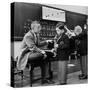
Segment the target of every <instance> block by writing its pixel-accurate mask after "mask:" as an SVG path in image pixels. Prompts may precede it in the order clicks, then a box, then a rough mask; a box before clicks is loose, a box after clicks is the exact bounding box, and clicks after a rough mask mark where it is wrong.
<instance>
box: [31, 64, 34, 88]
mask: <svg viewBox="0 0 90 90" xmlns="http://www.w3.org/2000/svg"><path fill="white" fill-rule="evenodd" d="M33 69H34V68H33V66H32V65H31V70H30V86H31V87H32V82H33Z"/></svg>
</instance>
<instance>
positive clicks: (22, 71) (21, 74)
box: [21, 70, 23, 86]
mask: <svg viewBox="0 0 90 90" xmlns="http://www.w3.org/2000/svg"><path fill="white" fill-rule="evenodd" d="M21 86H23V70H22V71H21Z"/></svg>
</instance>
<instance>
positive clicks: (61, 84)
mask: <svg viewBox="0 0 90 90" xmlns="http://www.w3.org/2000/svg"><path fill="white" fill-rule="evenodd" d="M66 84H67V83H59V84H58V85H66Z"/></svg>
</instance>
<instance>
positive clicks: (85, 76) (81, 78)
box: [79, 75, 88, 80]
mask: <svg viewBox="0 0 90 90" xmlns="http://www.w3.org/2000/svg"><path fill="white" fill-rule="evenodd" d="M79 79H80V80H84V79H88V75H84V76H82V77H80V78H79Z"/></svg>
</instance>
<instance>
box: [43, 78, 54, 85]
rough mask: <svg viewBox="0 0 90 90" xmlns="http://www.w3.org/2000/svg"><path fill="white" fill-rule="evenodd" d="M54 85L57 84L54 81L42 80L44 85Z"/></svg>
mask: <svg viewBox="0 0 90 90" xmlns="http://www.w3.org/2000/svg"><path fill="white" fill-rule="evenodd" d="M46 83H47V84H54V83H55V82H54V81H52V80H47V79H45V80H42V84H46Z"/></svg>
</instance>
